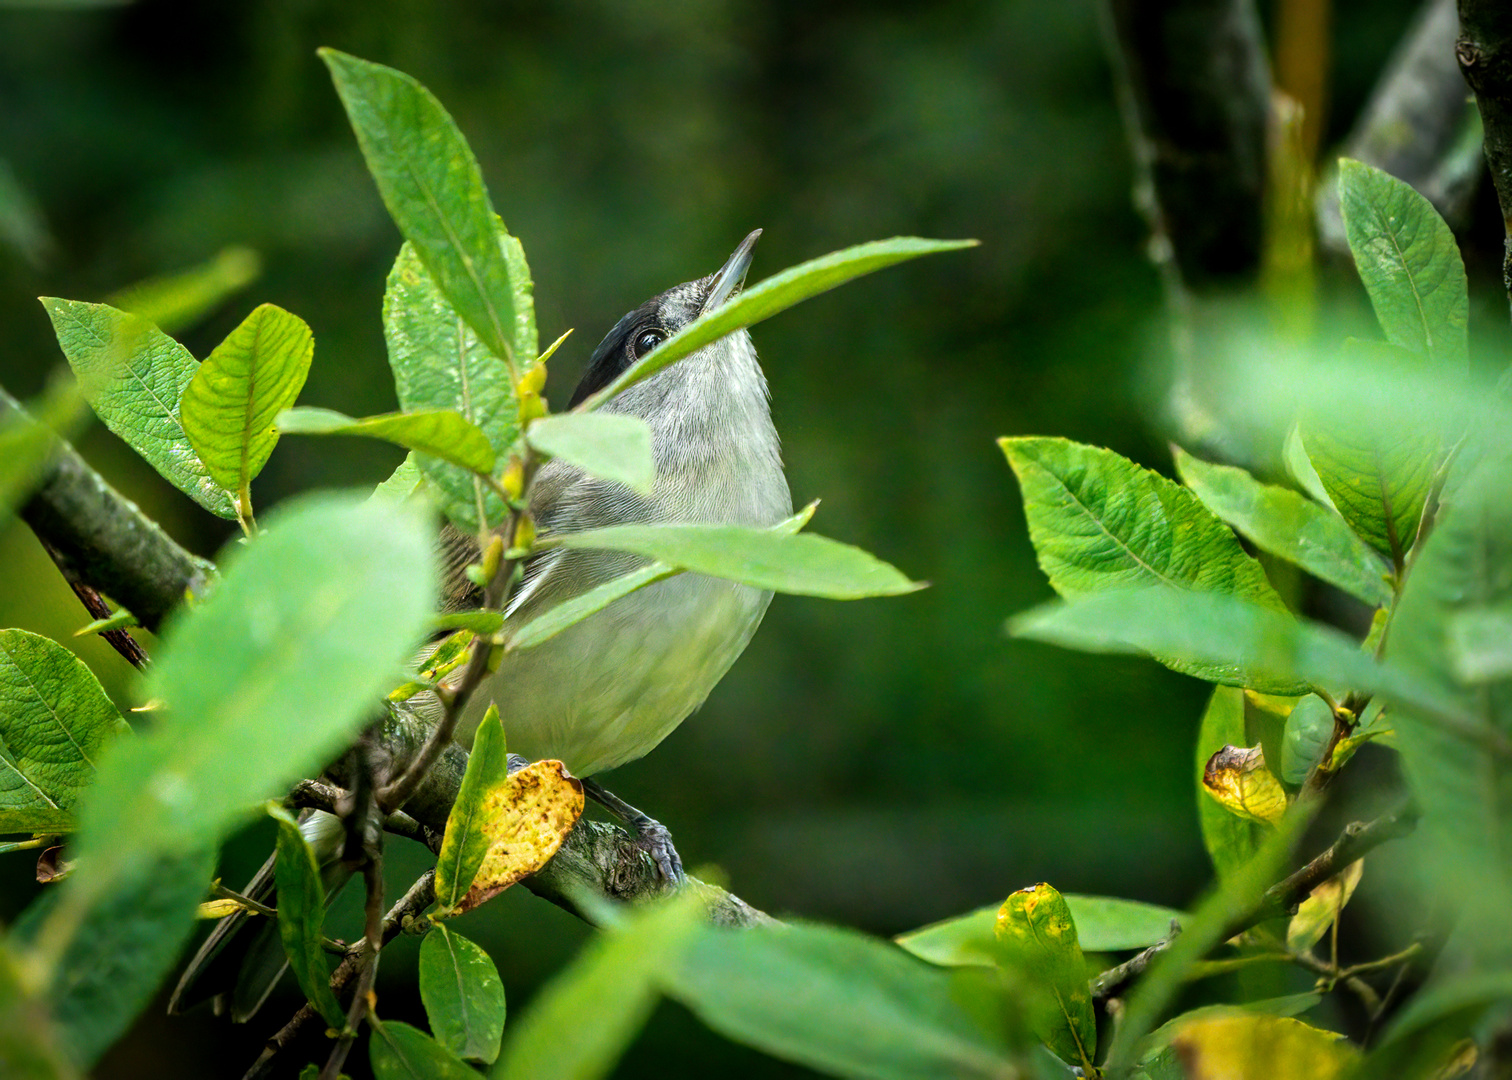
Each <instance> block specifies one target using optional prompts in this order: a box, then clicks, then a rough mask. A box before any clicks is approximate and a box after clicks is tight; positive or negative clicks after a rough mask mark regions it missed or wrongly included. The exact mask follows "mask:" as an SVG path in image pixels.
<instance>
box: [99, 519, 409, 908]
mask: <svg viewBox="0 0 1512 1080" xmlns="http://www.w3.org/2000/svg"><path fill="white" fill-rule="evenodd" d="M232 555H233V556H234V557H232V558H229V559H227V560H226V562H227V565H226V567H225V574H224V577H223V578H222V579H221V581H220V584H219V585H218V586H217V587H216V589H215V591H214V592H213V593H211V594H210V596H209V597H208V598H206V599H205V600H204V601H203V602H202V603H200V604H199V605H198V606H197V607H195V608H194V609H193V610H191V611H188V612H185V613H182V614H181V615H180V616H179V617H178V618H177V619H176V620H175V621H174V622H173V623H172V624H171V626H170V627H169V628H168V630H167V632H166V633H165V635H164V638H163V642H162V647H161V650H160V656H159V657H158V659H157V660H156V662H155V663H154V664H153V667H152V669H151V671H150V673H149V682H148V686H147V690H148V696H150V697H151V698H153V699H156V700H161V701H163V702H165V703H166V704H167V709H166V710H165V711H163V712H159V713H158V714H157V719H156V723H155V724H154V725H153V728H152V730H151V731H150V732H148V733H147V734H146V735H143V736H140V737H137V738H131V739H123V740H121V741H120V743H119V744H117V745H116V746H115V747H113V748H112V752H111V753H110V754H109V755H107V756H106V758H105V760H104V762H103V763H102V764H101V767H100V772H99V776H98V779H97V780H96V783H95V785H94V787H93V788H92V789H91V792H90V794H89V797H88V798H87V799H86V801H85V803H84V805H83V806H82V808H81V811H80V831H79V838H78V854H79V860H80V862H81V863H89V864H91V865H89V866H88V872H87V873H82V872H81V873H78V874H75V875H73V877H72V878H70V884H74V885H76V886H78V887H81V888H83V889H84V890H85V892H86V893H87V892H88V891H89V890H95V891H99V890H102V889H107V888H109V886H110V883H111V882H112V880H114V879H115V878H116V877H118V876H120V875H121V874H122V873H126V872H129V871H131V870H132V869H133V868H135V867H137V866H141V865H143V864H144V863H145V861H146V860H147V859H148V858H149V857H150V856H151V855H152V854H153V853H154V852H157V851H163V850H173V849H182V848H188V847H192V846H198V845H200V844H204V843H207V842H213V841H214V840H216V839H217V838H219V837H220V836H222V835H224V833H225V832H226V831H227V830H228V829H230V828H232V827H234V825H235V824H236V823H237V822H238V821H239V820H242V819H243V818H244V817H245V816H246V815H247V814H248V813H249V812H251V811H252V810H253V809H254V808H255V807H256V805H257V804H258V802H259V801H261V800H263V799H267V798H269V797H271V796H275V795H278V794H279V793H281V792H282V791H283V790H284V789H286V788H287V786H288V785H289V784H290V783H292V782H293V781H294V780H296V779H298V778H299V777H301V776H308V775H312V770H318V769H319V768H321V767H322V766H323V765H324V764H325V763H326V762H327V761H328V760H329V758H330V757H331V756H332V755H333V754H335V753H336V752H338V751H339V750H340V749H341V748H342V747H343V746H344V745H345V744H346V742H347V741H348V740H349V739H350V738H352V737H353V736H354V735H355V734H356V732H357V731H358V729H359V728H360V726H361V724H362V722H363V717H364V716H365V715H367V713H368V711H369V710H370V709H371V708H372V707H373V704H374V702H376V701H378V700H380V699H381V696H382V694H383V693H384V691H385V690H386V689H387V685H386V684H387V682H388V679H389V674H388V673H389V672H390V671H393V670H395V669H396V668H398V667H399V666H400V665H401V664H402V663H403V662H404V660H405V658H406V657H407V656H408V654H409V653H410V652H411V650H412V649H413V647H414V643H415V641H416V640H418V639H419V638H420V637H421V636H422V635H423V633H424V628H425V625H426V621H427V618H428V615H429V612H430V611H431V609H432V606H433V604H434V585H433V582H434V580H435V569H434V556H433V554H432V550H431V540H430V537H429V536H428V530H427V528H426V526H425V524H424V523H423V522H421V521H420V520H418V519H416V518H415V517H413V516H412V515H409V514H405V513H403V512H400V511H396V510H393V509H391V508H389V507H386V506H383V505H382V504H378V503H369V502H366V501H365V500H364V499H363V498H362V496H361V495H360V494H357V493H343V494H323V495H318V496H307V497H305V498H301V499H299V500H296V501H294V502H292V503H290V504H286V505H284V506H282V507H280V508H279V510H278V512H277V513H275V514H274V515H273V516H272V519H271V520H270V521H269V523H268V526H267V529H266V531H265V532H264V533H263V534H262V535H261V536H259V537H258V538H257V540H256V541H255V542H253V543H250V544H245V545H243V544H240V543H238V544H237V545H236V546H235V547H234V548H233V549H232Z"/></svg>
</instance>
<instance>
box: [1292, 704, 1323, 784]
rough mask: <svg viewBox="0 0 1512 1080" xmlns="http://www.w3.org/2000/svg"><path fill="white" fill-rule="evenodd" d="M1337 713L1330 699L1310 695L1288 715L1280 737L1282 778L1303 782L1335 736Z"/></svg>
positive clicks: (1297, 782) (1298, 782)
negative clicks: (1335, 713) (1325, 699)
mask: <svg viewBox="0 0 1512 1080" xmlns="http://www.w3.org/2000/svg"><path fill="white" fill-rule="evenodd" d="M1333 729H1334V714H1333V709H1331V708H1329V706H1328V702H1326V701H1324V700H1323V699H1322V698H1320V697H1318V696H1316V695H1314V694H1309V695H1308V696H1307V697H1305V698H1303V699H1302V700H1301V701H1299V702H1297V704H1296V707H1294V708H1293V709H1292V711H1291V712H1290V713H1289V714H1288V715H1287V717H1286V728H1285V732H1284V734H1283V735H1282V740H1281V779H1283V780H1285V781H1286V782H1287V783H1288V784H1300V783H1302V781H1303V780H1305V779H1307V774H1308V773H1309V772H1311V771H1312V767H1313V766H1314V765H1316V764H1317V763H1318V759H1319V758H1320V757H1322V756H1323V750H1324V748H1325V747H1327V746H1328V740H1329V739H1330V738H1331V737H1332V736H1333Z"/></svg>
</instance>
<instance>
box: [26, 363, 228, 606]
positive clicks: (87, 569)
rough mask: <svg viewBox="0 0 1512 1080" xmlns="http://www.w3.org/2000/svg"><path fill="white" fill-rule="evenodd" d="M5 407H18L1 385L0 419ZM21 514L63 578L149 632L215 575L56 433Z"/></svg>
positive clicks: (203, 562) (205, 563)
mask: <svg viewBox="0 0 1512 1080" xmlns="http://www.w3.org/2000/svg"><path fill="white" fill-rule="evenodd" d="M10 413H21V414H22V415H25V410H24V409H22V408H21V406H20V404H18V403H17V401H16V399H15V398H13V397H11V396H10V395H9V394H7V393H6V392H5V391H4V390H0V417H4V416H6V415H7V414H10ZM20 516H21V519H22V520H23V521H25V522H26V523H27V524H28V525H30V526H31V529H32V531H33V532H34V533H36V534H37V539H39V540H41V541H42V543H43V544H44V545H45V546H46V547H47V548H48V549H49V550H50V551H51V552H53V553H54V558H56V559H58V560H59V565H60V566H63V567H65V573H67V574H68V575H69V580H70V582H72V581H75V580H77V581H79V582H81V583H83V584H85V585H88V586H89V587H90V588H93V589H97V590H99V591H100V592H102V593H104V594H105V595H106V596H109V597H110V598H111V599H113V600H115V601H116V602H117V603H119V604H120V605H121V606H123V607H125V608H127V609H129V610H130V611H131V613H132V614H133V615H135V616H136V617H137V619H138V621H140V622H141V624H142V625H143V626H145V627H146V628H147V629H148V630H151V631H153V632H154V633H156V632H157V630H158V628H159V627H160V626H161V625H162V622H163V619H164V618H165V617H166V616H167V615H168V613H169V612H170V611H172V610H173V609H174V608H176V607H177V606H178V605H179V604H180V603H181V602H182V601H183V598H184V594H185V593H187V592H190V591H201V590H203V589H204V588H205V586H206V585H207V584H208V583H209V582H210V581H211V580H213V579H214V577H215V567H214V566H213V565H212V564H211V563H209V562H207V561H205V560H204V559H200V558H197V557H196V556H194V555H191V554H189V552H187V551H185V550H184V549H183V548H181V547H179V545H178V544H176V543H174V542H173V540H172V539H171V538H170V537H169V536H168V534H167V533H165V532H164V531H163V530H162V529H161V528H160V527H159V526H158V525H157V524H156V523H155V522H153V521H152V520H151V519H149V518H148V517H147V516H146V515H145V514H143V513H142V512H141V510H139V509H137V506H136V504H135V503H133V502H131V501H130V500H129V499H127V498H125V497H124V496H122V495H121V494H120V493H119V492H118V491H116V490H115V489H114V488H113V487H111V486H110V485H109V484H107V483H106V482H105V481H104V479H103V478H102V477H101V476H100V474H99V473H97V472H95V471H94V470H93V469H92V468H90V467H89V465H88V464H86V463H85V461H84V459H83V458H81V457H80V456H79V455H78V453H77V452H76V451H75V450H74V448H73V447H72V446H70V445H69V444H68V443H67V442H66V441H64V440H63V439H58V440H57V448H56V450H55V451H54V453H53V456H52V460H51V461H49V462H48V464H47V465H46V466H44V468H43V469H42V471H41V474H40V477H39V480H38V483H37V487H36V489H35V490H34V491H33V492H32V494H31V497H30V498H28V499H27V501H26V502H25V503H24V504H23V505H22V507H21V510H20Z"/></svg>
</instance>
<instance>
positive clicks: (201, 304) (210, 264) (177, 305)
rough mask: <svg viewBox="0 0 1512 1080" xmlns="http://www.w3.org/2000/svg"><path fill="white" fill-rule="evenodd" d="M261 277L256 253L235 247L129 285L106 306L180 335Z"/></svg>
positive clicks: (113, 296)
mask: <svg viewBox="0 0 1512 1080" xmlns="http://www.w3.org/2000/svg"><path fill="white" fill-rule="evenodd" d="M261 273H262V259H261V258H259V257H258V254H257V252H255V251H253V250H252V249H251V248H245V247H236V246H232V247H227V248H222V249H221V250H220V251H218V252H216V253H215V255H214V256H213V257H211V258H210V259H207V260H206V261H205V262H202V263H199V264H198V265H196V266H191V267H189V268H188V269H187V270H181V271H179V272H178V273H176V274H165V275H163V276H162V277H155V278H148V279H147V280H146V281H139V282H136V283H135V284H133V285H128V286H127V287H126V288H124V289H122V290H121V291H120V292H118V293H115V294H114V295H112V296H109V297H107V298H106V301H105V302H106V303H108V304H110V305H111V306H112V307H118V308H120V309H121V310H122V311H129V312H131V313H132V314H133V315H140V316H141V317H142V318H144V319H146V320H147V321H148V322H150V323H153V324H154V325H156V326H157V328H158V329H159V330H161V331H163V333H165V334H177V333H179V332H180V331H182V330H187V329H189V328H190V327H192V326H194V325H195V324H197V323H199V322H200V321H201V320H203V319H204V318H205V317H206V316H207V315H209V314H210V313H211V312H212V311H213V310H215V308H217V307H219V306H220V305H221V304H222V303H223V302H224V301H225V300H227V299H228V298H230V297H231V296H233V295H234V294H236V293H238V292H240V291H241V290H242V289H245V288H246V287H247V286H248V285H250V284H252V282H254V281H256V280H257V277H258V275H259V274H261Z"/></svg>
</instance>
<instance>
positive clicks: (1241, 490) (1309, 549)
mask: <svg viewBox="0 0 1512 1080" xmlns="http://www.w3.org/2000/svg"><path fill="white" fill-rule="evenodd" d="M1176 471H1177V473H1178V474H1179V475H1180V476H1181V479H1182V482H1183V483H1185V484H1186V485H1187V487H1189V488H1191V489H1192V490H1193V491H1194V492H1196V494H1197V497H1198V498H1199V499H1201V500H1202V502H1203V503H1204V505H1206V506H1207V507H1208V509H1210V510H1212V511H1213V513H1215V514H1217V515H1218V516H1219V517H1220V518H1222V519H1223V520H1224V521H1225V522H1227V523H1228V524H1229V525H1231V526H1233V527H1234V528H1235V529H1237V530H1238V531H1239V532H1240V533H1241V534H1243V535H1244V536H1245V537H1247V538H1248V539H1249V540H1250V541H1251V542H1252V543H1254V544H1255V546H1257V547H1259V548H1261V549H1262V550H1264V551H1268V552H1270V553H1271V554H1272V555H1277V556H1280V557H1281V558H1283V559H1286V560H1287V561H1289V562H1293V563H1296V564H1297V565H1298V566H1300V567H1301V568H1302V569H1304V570H1306V571H1307V572H1308V573H1310V574H1312V575H1314V576H1315V577H1318V578H1320V579H1322V580H1323V581H1326V582H1328V583H1329V584H1331V585H1336V586H1338V587H1339V588H1341V589H1343V590H1344V591H1345V592H1347V593H1350V594H1351V595H1353V596H1356V597H1358V598H1359V599H1361V600H1363V601H1364V602H1365V603H1367V604H1373V605H1378V606H1379V605H1382V604H1389V603H1390V602H1391V597H1392V592H1391V584H1390V582H1389V581H1388V580H1387V568H1386V565H1385V564H1384V563H1383V562H1382V561H1381V558H1380V556H1379V555H1377V554H1376V553H1375V551H1373V550H1372V549H1371V547H1370V546H1369V545H1368V544H1366V543H1365V542H1363V541H1362V540H1361V539H1360V538H1359V537H1358V536H1356V535H1355V533H1354V531H1353V530H1352V529H1350V527H1349V525H1348V524H1347V523H1346V522H1345V521H1344V519H1343V518H1342V517H1340V516H1339V515H1338V514H1337V513H1335V512H1334V511H1333V509H1331V508H1330V507H1327V506H1320V505H1319V504H1318V503H1316V502H1313V501H1312V500H1311V499H1308V498H1306V497H1304V496H1302V495H1299V494H1297V493H1296V492H1295V491H1291V490H1289V489H1287V488H1282V487H1276V486H1274V485H1271V484H1262V483H1260V481H1258V480H1256V479H1255V478H1254V477H1253V476H1251V475H1250V474H1249V473H1247V472H1245V471H1244V470H1243V469H1236V468H1233V467H1231V466H1228V465H1212V464H1209V463H1208V462H1205V461H1201V460H1199V459H1198V458H1194V457H1192V456H1191V455H1190V454H1188V453H1186V452H1185V451H1183V450H1181V449H1179V448H1178V449H1177V450H1176Z"/></svg>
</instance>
